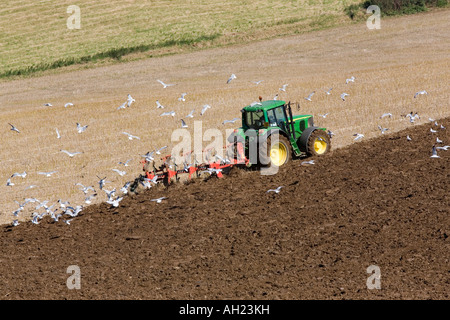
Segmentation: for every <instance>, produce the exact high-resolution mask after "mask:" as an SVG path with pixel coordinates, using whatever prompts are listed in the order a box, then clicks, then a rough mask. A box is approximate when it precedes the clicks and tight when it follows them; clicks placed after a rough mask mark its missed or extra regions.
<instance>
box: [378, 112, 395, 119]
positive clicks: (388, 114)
mask: <svg viewBox="0 0 450 320" xmlns="http://www.w3.org/2000/svg"><path fill="white" fill-rule="evenodd" d="M384 117H389V118H392V113H390V112H388V113H383V114H382V115H381V117H380V119H383V118H384Z"/></svg>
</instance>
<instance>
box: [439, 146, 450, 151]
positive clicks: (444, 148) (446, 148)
mask: <svg viewBox="0 0 450 320" xmlns="http://www.w3.org/2000/svg"><path fill="white" fill-rule="evenodd" d="M449 148H450V146H443V147H436V149H439V150H445V151H447V150H448V149H449Z"/></svg>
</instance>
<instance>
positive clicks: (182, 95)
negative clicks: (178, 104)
mask: <svg viewBox="0 0 450 320" xmlns="http://www.w3.org/2000/svg"><path fill="white" fill-rule="evenodd" d="M186 95H187V93H186V92H184V93H182V94H181V97H179V98H178V101H186V98H185V97H186Z"/></svg>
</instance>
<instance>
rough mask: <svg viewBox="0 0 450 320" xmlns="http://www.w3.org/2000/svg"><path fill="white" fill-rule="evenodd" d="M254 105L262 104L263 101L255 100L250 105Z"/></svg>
mask: <svg viewBox="0 0 450 320" xmlns="http://www.w3.org/2000/svg"><path fill="white" fill-rule="evenodd" d="M254 106H262V103H261V102H259V101H253V102H252V103H250V107H254Z"/></svg>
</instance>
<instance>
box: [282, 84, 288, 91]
mask: <svg viewBox="0 0 450 320" xmlns="http://www.w3.org/2000/svg"><path fill="white" fill-rule="evenodd" d="M288 85H289V84H288V83H286V84H283V85H282V86H281V88H280V91H284V92H286V87H287V86H288Z"/></svg>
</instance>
